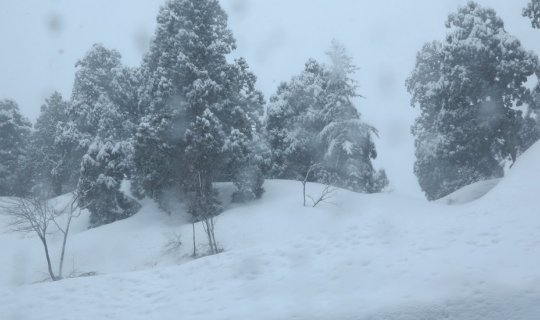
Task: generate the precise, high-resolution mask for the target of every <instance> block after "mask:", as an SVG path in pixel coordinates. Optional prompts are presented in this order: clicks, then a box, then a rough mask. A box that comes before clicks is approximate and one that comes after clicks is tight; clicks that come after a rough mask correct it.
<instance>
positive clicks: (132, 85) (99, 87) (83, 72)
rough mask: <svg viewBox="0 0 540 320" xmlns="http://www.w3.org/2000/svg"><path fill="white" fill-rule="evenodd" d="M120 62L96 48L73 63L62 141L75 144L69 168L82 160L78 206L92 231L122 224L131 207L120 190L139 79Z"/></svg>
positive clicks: (116, 56)
mask: <svg viewBox="0 0 540 320" xmlns="http://www.w3.org/2000/svg"><path fill="white" fill-rule="evenodd" d="M120 59H121V56H120V54H119V53H118V52H117V51H115V50H109V49H107V48H105V47H103V46H102V45H100V44H96V45H94V46H93V47H92V48H91V49H90V51H88V53H87V54H86V55H85V57H84V58H83V59H81V60H80V61H79V62H78V63H77V67H78V69H77V72H76V74H75V83H74V86H73V94H72V98H71V103H70V106H69V111H68V115H69V121H68V122H67V123H66V124H65V125H64V126H63V132H64V133H65V137H63V140H65V141H73V140H77V141H78V142H79V144H78V145H77V146H75V148H74V150H73V154H74V158H73V160H74V162H75V163H76V162H77V161H78V162H79V163H81V160H82V164H81V165H80V177H79V182H78V186H77V188H78V191H79V194H80V197H79V202H80V204H81V205H84V206H86V207H88V209H89V210H90V212H91V214H92V215H91V220H92V225H93V226H97V225H99V224H101V223H109V222H112V221H114V220H117V219H122V218H125V217H126V216H128V215H129V214H132V213H133V210H132V209H133V208H135V207H136V206H135V205H134V204H133V203H131V201H132V200H129V198H127V197H126V196H125V195H123V194H122V193H121V191H120V190H119V188H120V184H121V182H122V180H123V179H124V178H125V177H126V175H128V174H129V170H128V169H129V166H128V165H127V163H128V162H129V160H130V159H131V150H132V148H131V147H130V144H131V138H132V136H133V134H134V131H135V123H136V122H137V121H138V111H137V100H138V99H137V94H136V88H137V84H138V78H137V76H136V72H135V71H134V70H131V69H127V68H125V67H123V66H122V64H121V60H120ZM90 146H91V147H90ZM89 188H91V189H89ZM105 208H107V209H105Z"/></svg>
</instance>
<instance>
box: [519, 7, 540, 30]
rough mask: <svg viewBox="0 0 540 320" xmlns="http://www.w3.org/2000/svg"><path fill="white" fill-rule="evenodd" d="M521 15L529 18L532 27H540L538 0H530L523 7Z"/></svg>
mask: <svg viewBox="0 0 540 320" xmlns="http://www.w3.org/2000/svg"><path fill="white" fill-rule="evenodd" d="M523 16H524V17H527V18H529V19H530V20H531V25H532V27H533V28H536V29H540V0H530V2H529V3H528V4H527V6H526V7H525V8H524V9H523Z"/></svg>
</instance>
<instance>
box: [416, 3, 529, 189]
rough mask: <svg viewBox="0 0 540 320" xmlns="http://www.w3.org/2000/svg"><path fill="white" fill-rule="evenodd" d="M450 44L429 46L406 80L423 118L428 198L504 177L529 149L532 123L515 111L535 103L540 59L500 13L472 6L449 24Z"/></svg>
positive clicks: (421, 166)
mask: <svg viewBox="0 0 540 320" xmlns="http://www.w3.org/2000/svg"><path fill="white" fill-rule="evenodd" d="M446 27H447V28H448V30H449V33H448V34H447V36H446V38H445V40H444V41H442V42H439V41H434V42H431V43H428V44H426V45H425V46H424V47H423V48H422V50H421V51H420V53H419V54H418V56H417V61H416V67H415V69H414V71H413V73H412V74H411V76H410V77H409V79H408V80H407V89H408V91H409V92H410V93H411V95H412V105H413V106H418V107H419V108H420V111H421V115H420V117H419V118H418V119H417V120H416V122H415V124H414V126H413V129H412V131H413V134H414V136H415V138H416V140H415V146H416V158H417V160H416V163H415V167H414V170H415V173H416V175H417V177H418V181H419V183H420V186H421V187H422V189H423V190H424V192H425V193H426V195H427V197H428V199H437V198H440V197H443V196H445V195H447V194H449V193H451V192H453V191H455V190H457V189H458V188H461V187H463V186H465V185H467V184H470V183H473V182H476V181H479V180H484V179H490V178H496V177H501V176H502V175H503V165H504V162H505V161H511V162H513V161H515V159H516V157H517V155H518V154H519V153H520V152H522V151H523V150H524V149H525V148H527V147H528V145H529V144H530V140H531V138H530V137H526V136H527V135H524V134H522V133H523V132H528V133H531V131H530V130H529V129H528V128H527V126H529V125H530V121H527V120H525V119H524V115H523V114H522V112H521V111H519V110H517V109H516V108H514V106H520V105H522V104H523V103H528V102H530V97H531V95H530V90H528V89H527V87H526V86H525V82H526V81H527V78H528V77H529V76H531V75H533V74H534V72H535V71H536V70H537V68H538V59H537V57H536V56H535V55H534V54H533V53H531V52H529V51H526V50H525V49H523V47H522V45H521V43H520V42H519V40H518V39H516V38H515V37H513V36H512V35H510V34H508V33H507V32H506V30H505V28H504V23H503V21H502V20H501V18H499V17H498V16H497V15H496V13H495V11H494V10H492V9H489V8H483V7H481V6H479V5H478V4H476V3H474V2H469V3H468V4H467V5H466V6H464V7H461V8H460V9H459V10H458V11H457V12H456V13H453V14H451V15H450V16H449V17H448V20H447V22H446Z"/></svg>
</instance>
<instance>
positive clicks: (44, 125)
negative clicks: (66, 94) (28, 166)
mask: <svg viewBox="0 0 540 320" xmlns="http://www.w3.org/2000/svg"><path fill="white" fill-rule="evenodd" d="M68 105H69V104H68V102H67V101H64V100H63V98H62V95H61V94H60V93H58V92H54V93H53V94H52V95H51V96H50V97H49V98H48V99H47V100H46V101H45V104H43V105H42V106H41V113H40V115H39V117H38V119H37V120H36V123H35V125H34V132H33V133H32V139H31V140H32V141H31V148H30V157H31V163H32V167H33V172H34V182H33V184H34V193H37V194H40V195H42V196H58V195H61V194H62V193H63V192H67V191H70V188H71V190H72V189H73V188H74V187H75V185H74V183H73V181H72V180H71V179H72V178H73V172H70V170H69V169H70V168H69V166H68V164H69V159H70V154H69V153H70V148H66V147H65V146H63V145H61V144H60V143H59V141H57V135H58V134H59V130H60V128H59V126H60V125H61V124H62V123H65V122H67V109H68Z"/></svg>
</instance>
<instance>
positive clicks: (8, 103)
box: [0, 100, 32, 196]
mask: <svg viewBox="0 0 540 320" xmlns="http://www.w3.org/2000/svg"><path fill="white" fill-rule="evenodd" d="M31 130H32V125H31V124H30V121H28V119H26V118H25V117H24V116H23V115H22V114H21V113H20V111H19V106H18V105H17V103H15V102H14V101H12V100H0V196H23V195H26V194H27V193H28V192H29V191H30V183H31V174H30V172H28V171H27V170H26V167H27V164H28V160H27V156H28V147H29V142H30V134H31Z"/></svg>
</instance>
